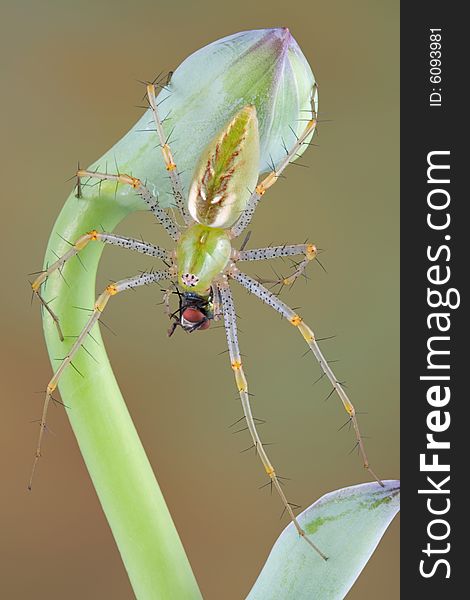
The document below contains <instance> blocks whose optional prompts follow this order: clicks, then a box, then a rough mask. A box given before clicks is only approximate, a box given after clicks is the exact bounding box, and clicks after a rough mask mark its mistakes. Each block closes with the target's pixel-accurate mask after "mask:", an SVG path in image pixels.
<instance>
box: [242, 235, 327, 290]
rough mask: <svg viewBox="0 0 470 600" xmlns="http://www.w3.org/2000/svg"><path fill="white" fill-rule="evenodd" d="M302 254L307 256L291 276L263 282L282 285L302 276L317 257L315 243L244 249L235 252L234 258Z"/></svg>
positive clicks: (243, 258) (253, 258)
mask: <svg viewBox="0 0 470 600" xmlns="http://www.w3.org/2000/svg"><path fill="white" fill-rule="evenodd" d="M301 255H304V256H305V258H304V260H303V261H302V262H300V263H299V264H298V265H297V267H296V269H295V271H294V272H293V273H292V274H291V275H289V277H284V278H282V279H279V280H277V281H267V280H263V283H281V284H282V285H292V284H293V283H294V281H295V280H296V279H297V278H298V277H300V275H302V273H303V272H304V270H305V268H306V267H307V265H308V264H309V262H310V261H312V260H313V259H314V258H316V256H317V248H316V246H315V245H314V244H294V245H284V246H271V247H268V248H258V249H256V250H242V251H240V252H238V253H235V256H234V258H235V260H237V261H242V260H246V261H255V260H270V259H272V258H282V257H286V256H301Z"/></svg>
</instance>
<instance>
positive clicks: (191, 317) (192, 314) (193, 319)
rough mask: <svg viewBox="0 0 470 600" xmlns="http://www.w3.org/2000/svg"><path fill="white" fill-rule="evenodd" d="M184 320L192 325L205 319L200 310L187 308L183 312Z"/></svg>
mask: <svg viewBox="0 0 470 600" xmlns="http://www.w3.org/2000/svg"><path fill="white" fill-rule="evenodd" d="M183 319H186V321H189V322H190V323H199V321H202V320H203V319H204V315H203V313H202V312H201V311H200V310H197V309H196V308H185V309H184V311H183Z"/></svg>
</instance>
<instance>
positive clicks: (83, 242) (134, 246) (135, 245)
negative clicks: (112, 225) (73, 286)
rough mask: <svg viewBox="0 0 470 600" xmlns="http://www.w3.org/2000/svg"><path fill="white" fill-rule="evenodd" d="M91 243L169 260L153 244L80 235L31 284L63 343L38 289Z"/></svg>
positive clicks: (107, 235) (118, 237) (96, 233)
mask: <svg viewBox="0 0 470 600" xmlns="http://www.w3.org/2000/svg"><path fill="white" fill-rule="evenodd" d="M92 241H100V242H104V243H105V244H111V245H113V246H121V247H122V248H126V249H127V250H134V251H136V252H140V253H141V254H146V255H148V256H153V257H155V258H161V259H162V260H164V261H166V260H168V261H169V260H170V254H169V252H167V251H166V250H165V249H164V248H160V247H159V246H154V245H153V244H146V243H145V242H142V241H140V240H135V239H133V238H127V237H124V236H122V235H115V234H114V233H100V232H99V231H96V230H92V231H89V232H88V233H86V234H85V235H82V236H81V237H79V238H78V240H77V241H76V242H75V243H74V244H73V245H72V247H71V248H70V250H68V251H67V252H66V253H65V254H64V255H63V256H61V257H60V258H59V259H58V260H56V261H55V262H54V263H52V264H51V266H50V267H49V268H48V269H46V270H45V271H43V272H42V273H41V274H40V275H38V277H36V279H35V280H34V281H33V283H32V284H31V287H32V288H33V292H34V293H35V294H36V296H37V297H38V298H39V301H40V302H41V304H42V305H43V306H44V307H45V308H46V309H47V311H48V312H49V314H50V315H51V317H52V319H53V320H54V323H55V325H56V327H57V331H58V333H59V338H60V340H61V341H62V342H63V341H64V336H63V333H62V329H61V327H60V323H59V318H58V317H57V315H56V314H55V313H54V312H53V310H52V309H51V308H50V306H49V305H48V304H47V303H46V301H45V300H44V298H43V297H42V296H41V293H40V291H39V290H40V288H41V285H42V284H43V283H44V282H45V281H46V279H47V278H48V277H49V275H50V274H51V273H54V271H57V270H58V269H61V268H62V267H63V266H64V264H65V263H66V261H68V260H69V259H70V258H72V257H73V256H76V255H77V254H78V253H79V252H80V250H83V248H85V247H86V246H87V245H88V244H89V243H90V242H92Z"/></svg>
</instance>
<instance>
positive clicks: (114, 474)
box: [38, 194, 201, 599]
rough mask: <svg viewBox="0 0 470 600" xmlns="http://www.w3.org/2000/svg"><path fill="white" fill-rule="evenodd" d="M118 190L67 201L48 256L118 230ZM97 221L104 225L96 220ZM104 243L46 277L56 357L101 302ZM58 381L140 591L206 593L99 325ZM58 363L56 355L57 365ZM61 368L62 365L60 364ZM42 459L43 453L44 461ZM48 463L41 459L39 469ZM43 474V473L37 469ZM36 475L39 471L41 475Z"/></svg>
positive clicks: (50, 340) (47, 323)
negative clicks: (86, 237)
mask: <svg viewBox="0 0 470 600" xmlns="http://www.w3.org/2000/svg"><path fill="white" fill-rule="evenodd" d="M127 212H128V210H126V209H124V208H123V207H122V206H120V205H119V204H118V203H116V202H115V201H114V197H113V195H111V197H110V196H109V194H106V195H104V194H101V196H100V197H99V198H98V197H94V198H88V199H86V200H81V199H77V198H75V197H74V196H73V195H71V196H70V198H69V199H68V200H67V202H66V204H65V206H64V208H63V210H62V212H61V213H60V216H59V218H58V219H57V222H56V223H55V226H54V229H53V231H52V235H51V238H50V241H49V247H48V252H47V255H48V256H49V257H51V256H54V255H55V254H57V255H59V256H60V255H62V254H64V252H65V251H66V250H67V249H68V248H69V246H68V244H67V242H65V241H64V240H63V239H62V238H65V239H67V240H72V241H73V240H75V239H77V238H78V237H80V235H82V234H83V232H85V231H88V230H90V229H93V228H94V227H96V226H97V224H99V223H101V222H103V224H104V223H105V224H106V227H107V229H108V230H112V229H113V228H114V227H115V226H116V225H117V223H119V221H121V219H122V218H123V217H124V216H125V215H126V213H127ZM98 226H99V225H98ZM102 249H103V246H102V245H101V244H99V243H98V244H92V245H90V247H89V248H86V249H85V250H84V251H83V253H82V256H81V258H82V262H83V264H84V265H85V267H86V270H85V269H84V268H83V266H82V264H81V263H80V261H79V260H78V259H77V258H74V259H71V260H70V261H69V263H67V264H66V266H65V267H64V269H63V272H62V276H61V275H60V274H58V275H56V276H51V277H50V280H49V281H48V283H47V298H48V299H51V298H55V300H54V301H53V302H52V304H51V306H53V307H54V311H56V312H57V314H58V315H60V321H61V326H62V329H63V332H64V336H65V341H64V342H60V341H59V339H58V335H57V330H56V328H55V326H54V324H53V322H52V320H51V319H50V318H49V317H48V316H46V318H45V319H44V329H45V335H46V341H47V346H48V350H49V354H50V357H51V360H53V359H54V358H57V357H61V356H65V354H66V353H67V351H68V350H69V349H70V346H71V345H72V344H73V341H74V338H73V337H67V336H74V335H77V334H78V333H79V332H80V330H81V329H82V327H83V325H84V321H85V320H86V319H87V318H88V316H89V315H88V312H87V311H83V310H78V309H77V308H74V307H77V306H78V307H84V308H89V307H92V306H93V303H94V300H95V276H96V270H97V267H98V262H99V258H100V255H101V252H102ZM92 335H93V338H90V339H89V341H87V342H86V344H85V346H86V348H87V349H88V350H89V351H90V353H91V354H92V355H93V357H94V358H92V357H91V356H89V355H88V354H87V353H86V352H85V351H84V350H80V351H79V353H78V355H77V357H76V358H75V359H74V365H75V366H76V368H77V370H78V371H80V373H81V374H82V375H83V376H82V375H80V374H79V373H77V372H76V371H75V370H74V369H72V368H68V369H67V370H66V372H65V373H64V376H63V377H62V379H61V381H60V386H59V387H60V392H61V396H62V398H63V401H64V403H65V404H66V406H67V409H66V410H67V414H68V416H69V419H70V422H71V425H72V428H73V431H74V433H75V436H76V438H77V441H78V443H79V446H80V450H81V452H82V455H83V458H84V460H85V463H86V466H87V469H88V471H89V473H90V476H91V478H92V480H93V484H94V486H95V489H96V492H97V494H98V497H99V499H100V502H101V505H102V507H103V510H104V512H105V514H106V517H107V519H108V522H109V525H110V527H111V530H112V532H113V535H114V537H115V539H116V543H117V545H118V548H119V551H120V553H121V556H122V559H123V561H124V564H125V566H126V569H127V572H128V574H129V577H130V580H131V583H132V586H133V588H134V591H135V594H136V596H137V598H139V599H147V598H176V599H179V598H182V599H183V598H184V599H191V598H201V594H200V592H199V590H198V587H197V583H196V580H195V578H194V575H193V573H192V571H191V567H190V565H189V562H188V559H187V557H186V554H185V552H184V549H183V546H182V544H181V541H180V539H179V537H178V533H177V531H176V529H175V526H174V524H173V521H172V518H171V515H170V513H169V511H168V508H167V506H166V504H165V501H164V499H163V496H162V493H161V491H160V488H159V486H158V483H157V481H156V479H155V476H154V474H153V472H152V469H151V466H150V464H149V461H148V459H147V457H146V455H145V451H144V449H143V447H142V444H141V442H140V440H139V437H138V435H137V432H136V430H135V427H134V424H133V422H132V419H131V417H130V415H129V412H128V410H127V407H126V405H125V402H124V399H123V397H122V395H121V392H120V390H119V387H118V384H117V382H116V379H115V377H114V374H113V371H112V369H111V365H110V363H109V360H108V357H107V355H106V350H105V348H104V345H103V342H102V339H101V335H100V331H99V327H97V326H96V327H95V328H94V329H93V332H92ZM54 363H55V364H56V361H54V360H53V364H54ZM56 366H57V364H56ZM43 460H44V459H43ZM42 466H43V465H42V464H40V468H41V467H42ZM39 473H40V472H39ZM39 473H38V474H39Z"/></svg>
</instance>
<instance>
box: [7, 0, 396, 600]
mask: <svg viewBox="0 0 470 600" xmlns="http://www.w3.org/2000/svg"><path fill="white" fill-rule="evenodd" d="M2 7H3V10H2V25H1V27H2V33H1V36H0V45H1V46H2V47H1V56H2V63H3V65H2V71H3V73H2V88H3V91H2V105H3V106H2V109H1V111H0V119H1V131H2V138H3V144H2V145H3V148H2V156H1V165H2V176H3V177H2V179H3V183H2V192H3V193H2V217H3V218H2V235H1V242H2V246H3V249H2V256H3V279H2V282H3V285H2V293H1V296H0V302H1V303H2V307H1V313H0V314H1V318H2V325H1V332H2V338H3V344H2V350H1V361H0V368H1V370H2V390H3V402H2V407H3V408H2V434H1V442H2V450H1V452H0V460H1V463H2V464H1V471H0V472H1V474H2V492H1V498H0V502H1V505H0V515H1V541H0V571H1V574H0V595H1V596H2V597H3V598H15V599H21V600H23V599H26V598H33V597H34V598H39V599H42V598H48V599H49V600H54V599H59V598H60V599H63V598H67V599H69V600H75V599H83V598H93V599H94V598H97V599H98V598H113V599H116V600H124V599H129V598H132V597H133V596H132V591H131V588H130V586H129V583H128V580H127V577H126V574H125V572H124V569H123V567H122V564H121V562H120V558H119V555H118V552H117V550H116V548H115V546H114V542H113V539H112V536H111V534H110V531H109V529H108V526H107V524H106V521H105V519H104V517H103V514H102V512H101V509H100V507H99V504H98V501H97V499H96V496H95V493H94V491H93V489H92V487H91V484H90V481H89V479H88V476H87V472H86V470H85V468H84V466H83V463H82V460H81V457H80V455H79V453H78V450H77V446H76V443H75V440H74V437H73V435H72V433H71V430H70V427H69V425H68V421H67V418H66V416H65V413H64V412H63V411H62V410H60V409H57V410H54V411H53V413H52V418H51V421H50V424H51V428H52V430H53V431H54V433H55V435H51V436H49V438H48V440H47V447H46V453H45V458H44V460H43V462H42V463H41V467H40V472H39V473H38V479H37V482H36V487H35V490H34V492H33V493H32V494H30V493H28V492H27V490H26V482H27V479H28V476H29V470H30V466H31V461H32V457H33V452H34V447H35V442H36V433H37V430H36V425H35V424H31V423H30V420H32V419H35V418H38V416H39V414H40V410H41V406H42V395H41V394H37V393H36V392H37V391H38V390H41V389H44V386H45V383H46V382H47V380H48V378H49V376H50V365H49V361H48V358H47V355H46V350H45V347H44V343H43V338H42V330H41V323H40V317H39V307H38V306H37V305H36V304H35V305H34V306H33V307H32V308H30V306H29V299H30V293H29V291H28V284H27V281H28V277H27V273H28V272H31V271H36V270H38V269H39V268H40V267H41V265H42V257H43V253H44V250H45V246H46V242H47V239H48V235H49V231H50V229H51V227H52V224H53V222H54V219H55V217H56V215H57V214H58V212H59V209H60V208H61V206H62V204H63V202H64V200H65V198H66V196H67V195H68V193H69V191H70V189H71V186H72V183H71V182H67V181H66V180H67V178H68V177H70V176H71V175H72V174H73V172H74V169H75V166H76V162H77V159H78V158H79V159H80V161H81V164H83V165H85V164H88V163H90V162H92V161H93V160H95V159H96V158H98V157H99V156H100V155H101V154H103V152H104V151H105V150H107V149H108V148H109V147H110V146H111V145H112V144H113V143H114V142H115V141H116V140H117V139H118V138H120V137H121V135H122V134H124V133H125V132H126V131H127V130H128V129H129V127H130V126H131V125H132V124H133V123H134V122H135V120H136V119H137V118H138V117H139V116H140V114H141V113H140V111H139V110H138V109H137V108H135V107H134V105H136V104H139V103H140V98H141V95H142V89H141V87H140V85H139V84H138V83H137V82H136V79H146V78H152V77H153V76H154V75H155V74H157V73H158V72H160V71H162V70H169V69H172V68H174V67H176V66H177V65H178V64H179V63H180V62H181V61H182V59H184V58H185V57H186V56H187V55H188V54H190V53H191V52H193V51H194V50H196V49H197V48H199V47H201V46H203V45H204V44H206V43H208V42H210V41H213V40H215V39H217V38H220V37H222V36H224V35H227V34H230V33H234V32H236V31H240V30H243V29H255V28H263V27H273V26H277V25H279V26H288V27H289V28H290V30H291V32H292V34H293V35H294V37H295V38H296V39H297V41H298V42H299V44H300V46H301V48H302V49H303V51H304V53H305V55H306V57H307V59H308V60H309V61H310V64H311V65H312V67H313V70H314V72H315V74H316V77H317V79H318V81H319V85H320V111H321V113H320V117H321V118H322V119H324V120H325V122H324V123H323V124H322V125H321V127H320V135H319V137H318V138H317V143H318V144H319V146H318V147H316V148H310V149H309V150H308V152H307V154H306V155H305V156H304V158H303V159H302V161H301V162H302V163H304V164H308V165H309V166H310V168H309V169H303V168H298V167H291V168H290V169H289V171H288V177H287V180H286V181H282V182H281V183H280V184H279V185H277V186H275V188H274V189H273V190H272V191H270V199H269V203H265V204H264V205H263V206H262V207H261V208H260V210H259V211H258V213H257V215H256V217H255V220H254V224H253V236H252V239H251V242H250V245H251V247H256V246H258V245H264V244H268V243H270V242H279V243H282V242H301V241H303V240H304V239H305V238H306V237H307V236H308V237H309V239H310V240H312V241H314V242H315V243H317V244H318V246H320V247H321V248H324V249H325V250H326V251H325V253H324V254H323V256H322V262H323V263H324V264H325V266H326V268H327V270H328V273H327V274H325V273H324V272H323V271H322V270H321V269H320V268H319V266H318V265H316V264H314V265H313V266H312V267H311V268H310V272H309V275H310V277H311V279H310V281H309V282H308V284H305V282H304V281H301V282H299V283H298V284H297V285H296V286H295V287H294V289H293V290H292V291H287V292H286V293H285V295H284V298H285V299H286V301H288V302H289V303H290V304H292V305H294V306H302V310H303V314H304V316H305V318H306V320H307V321H309V322H310V323H311V324H312V326H313V327H314V328H315V329H316V331H317V334H318V335H319V336H320V337H323V336H330V335H335V334H336V335H337V337H336V338H335V339H333V340H331V341H327V342H324V344H323V347H324V350H325V351H326V354H327V356H328V357H329V358H331V359H339V360H340V362H338V363H337V364H336V365H335V366H336V369H337V371H338V376H339V378H340V379H344V380H346V381H347V384H348V386H349V390H350V392H351V395H352V399H353V401H355V403H356V404H357V406H358V410H360V411H365V412H366V413H367V414H365V415H363V416H362V417H361V421H362V427H363V429H364V432H365V433H366V434H367V435H370V436H371V439H370V440H367V441H368V449H369V454H370V456H371V457H372V459H373V464H374V465H375V466H376V469H377V471H378V472H379V473H380V474H381V475H382V476H383V477H384V478H396V477H398V475H399V473H398V442H399V431H398V411H399V406H398V398H399V396H398V381H399V371H398V367H399V365H398V317H399V309H398V258H399V254H398V176H399V172H398V164H399V162H398V142H399V138H398V123H399V104H398V100H399V78H398V72H399V63H398V60H399V29H398V23H399V20H398V18H399V12H398V1H393V2H390V1H389V0H357V1H356V2H354V3H353V2H348V1H347V0H342V1H326V0H319V1H318V2H315V3H311V2H307V1H306V0H300V1H298V2H292V3H286V2H281V1H278V0H270V1H269V2H264V3H255V2H252V1H251V0H240V1H239V2H237V3H236V4H233V3H232V4H230V5H224V4H221V3H220V2H214V1H212V0H203V1H200V2H188V1H182V0H180V1H179V2H176V3H170V2H167V3H163V2H155V1H154V2H150V1H146V0H134V1H133V2H130V1H126V2H121V1H117V0H114V1H111V0H108V1H106V2H101V3H95V2H91V1H90V2H88V1H86V0H78V1H74V2H54V1H52V0H47V1H46V0H45V1H43V2H32V1H29V2H28V1H25V2H15V3H13V2H11V3H8V2H7V3H5V2H2ZM286 198H289V200H287V199H286ZM119 231H120V232H121V233H124V232H127V233H128V234H129V235H139V234H142V236H143V237H144V239H146V240H148V241H154V242H157V243H158V242H160V243H162V244H164V243H166V240H165V238H164V236H163V235H162V234H161V233H160V231H159V230H158V228H157V227H155V225H154V222H153V219H152V218H151V217H150V215H148V214H146V213H140V214H135V215H133V216H132V217H131V218H129V219H128V220H127V221H126V222H125V223H124V224H122V225H121V226H120V228H119ZM148 265H149V263H148V261H146V260H145V259H143V258H142V257H139V256H133V255H132V256H128V255H127V254H126V253H123V252H121V251H119V250H117V249H112V248H111V249H106V250H105V255H104V258H103V261H102V265H101V272H100V281H99V286H100V287H101V285H102V284H103V282H105V281H107V280H108V279H112V278H119V277H120V276H123V275H124V276H125V275H128V274H129V273H132V272H135V271H137V270H138V269H140V268H141V267H142V268H145V266H148ZM261 272H263V273H266V275H267V274H268V273H269V270H268V268H264V270H263V269H261V268H258V266H257V270H256V273H261ZM235 293H236V300H237V302H238V313H239V315H240V316H241V318H242V320H241V322H240V328H241V329H242V331H243V333H242V335H241V344H242V352H244V353H245V354H246V355H247V358H246V359H245V364H246V367H247V372H248V377H249V381H250V384H251V390H252V391H253V392H255V393H256V399H255V402H256V407H255V414H256V415H257V416H261V417H263V418H265V419H267V424H266V425H264V426H263V431H262V433H263V437H264V439H265V440H266V441H273V442H275V443H276V444H275V445H274V446H272V447H271V454H272V458H273V461H274V463H275V464H276V463H277V464H278V465H279V467H278V468H279V471H280V472H281V474H283V475H287V476H289V477H290V478H291V479H292V481H290V482H289V495H290V498H291V499H292V500H293V501H295V502H297V503H299V504H302V505H303V506H307V505H308V504H310V503H311V502H312V501H314V500H315V499H316V498H318V497H319V496H321V495H322V494H324V493H325V492H327V491H330V490H333V489H336V488H338V487H344V486H346V485H351V484H355V483H359V482H361V481H365V480H367V477H366V476H365V473H364V472H363V470H362V468H361V464H360V460H359V458H358V457H357V456H355V455H354V454H353V455H348V452H349V450H350V448H351V447H352V445H353V437H352V434H348V432H347V431H346V430H344V429H343V430H342V431H341V432H338V431H337V430H338V428H339V427H340V426H341V425H342V424H343V422H344V421H345V420H346V416H345V414H344V413H343V411H342V409H341V408H340V405H339V401H338V400H337V399H336V398H334V397H332V398H331V399H330V400H329V401H328V402H324V401H323V400H324V398H325V397H326V396H327V395H328V392H329V388H328V386H327V384H326V382H324V381H322V382H320V383H318V384H316V385H315V386H312V382H313V381H314V380H315V379H316V378H317V377H318V376H319V368H318V367H317V365H316V364H315V363H314V361H313V359H311V358H310V357H308V358H301V357H302V354H303V353H304V350H305V348H304V346H303V344H302V341H301V338H300V337H299V336H298V335H296V334H295V332H294V331H293V330H292V329H291V328H290V327H289V326H288V325H287V324H286V323H282V322H281V321H280V320H279V318H278V317H277V316H276V315H275V314H273V313H271V312H270V311H269V310H268V309H267V308H266V307H265V306H264V305H262V304H261V303H259V302H258V301H256V300H255V299H254V298H252V297H248V296H247V295H246V294H245V293H244V292H241V291H240V290H236V292H235ZM160 299H161V298H160V294H159V292H158V290H157V289H145V290H142V291H141V292H139V293H136V294H131V296H130V297H124V296H123V297H122V298H120V299H119V301H117V302H116V303H113V304H112V305H111V306H110V308H109V313H108V314H107V317H106V321H107V322H108V323H109V324H110V325H111V326H112V327H113V329H114V330H116V331H117V332H118V335H117V336H116V337H114V336H112V335H110V334H108V333H106V331H105V333H104V335H105V338H106V340H107V347H108V350H109V353H110V355H111V362H112V364H113V365H114V368H115V372H116V374H117V376H118V380H119V383H120V385H121V388H122V390H123V393H124V397H125V398H126V399H127V402H128V405H129V407H130V411H131V414H132V416H133V418H134V420H135V423H136V426H137V429H138V431H139V432H140V435H141V437H142V440H143V443H144V445H145V447H146V449H147V452H148V454H149V457H150V460H151V462H152V464H153V466H154V468H155V471H156V474H157V478H158V480H159V483H160V485H161V487H162V490H163V493H164V495H165V497H166V500H167V502H168V505H169V507H170V510H171V512H172V514H173V517H174V520H175V522H176V525H177V527H178V530H179V532H180V535H181V537H182V539H183V542H184V544H185V546H186V548H187V552H188V555H189V557H190V560H191V563H192V565H193V568H194V571H195V573H196V576H197V578H198V581H199V584H200V586H201V589H202V591H203V593H204V595H205V597H206V598H207V599H209V600H211V599H214V600H215V599H221V598H223V599H224V600H239V599H241V598H243V597H244V594H245V593H246V592H247V591H248V589H249V588H250V586H251V584H252V582H253V580H254V579H255V577H256V575H257V573H258V571H259V569H260V568H261V566H262V564H263V563H264V561H265V558H266V556H267V553H268V551H269V549H270V547H271V545H272V543H273V542H274V540H275V539H276V538H277V536H278V535H279V533H280V531H281V530H282V528H283V527H284V526H285V524H286V523H287V521H285V520H283V521H280V520H279V515H280V512H281V506H280V503H279V501H278V498H277V497H275V496H273V497H270V496H269V492H268V491H267V489H264V490H259V489H258V487H259V486H260V485H262V484H263V483H265V481H264V477H263V472H262V469H261V467H260V465H259V464H258V462H257V460H256V459H255V457H254V456H252V455H251V454H249V453H245V454H239V452H240V450H242V449H243V448H245V447H247V446H248V445H249V440H248V436H247V435H245V434H239V435H236V436H235V435H232V432H231V430H229V429H228V425H229V424H230V423H232V422H233V421H235V420H236V419H237V418H238V417H239V416H240V408H239V405H238V403H237V400H236V390H235V387H234V382H233V380H232V379H233V376H232V372H231V369H230V367H229V365H228V362H227V357H226V355H220V356H219V353H220V352H221V351H223V350H224V348H225V340H224V333H223V330H222V329H213V330H210V331H208V332H206V333H200V334H197V335H193V336H184V335H183V334H182V332H181V331H178V332H177V334H176V335H175V336H174V338H172V339H171V340H168V339H167V337H166V329H167V325H168V323H167V320H166V317H165V316H164V315H163V313H162V309H161V307H159V306H156V304H157V302H159V301H160ZM130 315H132V318H131V317H130ZM138 344H139V345H140V348H142V346H144V347H145V348H146V356H145V357H144V358H143V357H142V355H141V353H139V356H137V354H136V353H135V352H133V350H132V349H133V348H137V345H138ZM163 398H166V400H165V401H163ZM169 424H170V425H171V426H170V425H169ZM189 459H190V460H189ZM189 462H191V470H188V464H189ZM226 465H230V468H229V469H227V467H226ZM398 596H399V591H398V524H397V522H394V523H393V525H392V526H391V528H390V529H389V531H388V532H387V534H386V536H385V538H384V540H383V541H382V543H381V544H380V546H379V548H378V549H377V551H376V553H375V554H374V556H373V558H372V560H371V561H370V563H369V565H368V566H367V568H366V570H365V571H364V573H363V575H361V577H360V579H359V581H358V582H357V584H356V585H355V586H354V588H353V590H352V591H351V593H350V594H349V596H348V598H350V599H351V600H353V599H355V600H358V599H359V598H360V599H363V600H364V599H369V598H377V597H380V598H381V599H382V600H389V599H396V598H398Z"/></svg>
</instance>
